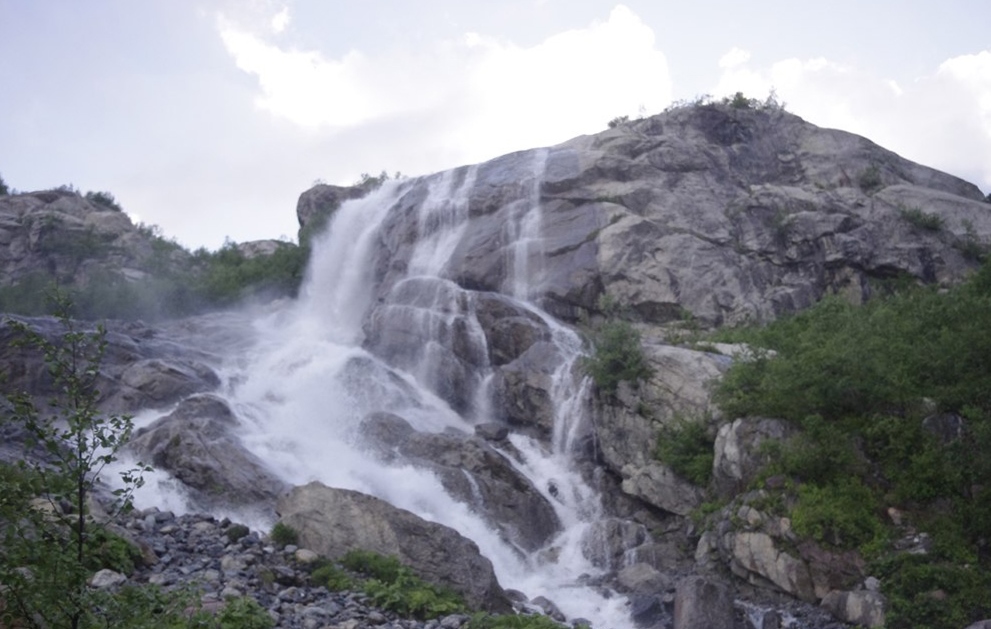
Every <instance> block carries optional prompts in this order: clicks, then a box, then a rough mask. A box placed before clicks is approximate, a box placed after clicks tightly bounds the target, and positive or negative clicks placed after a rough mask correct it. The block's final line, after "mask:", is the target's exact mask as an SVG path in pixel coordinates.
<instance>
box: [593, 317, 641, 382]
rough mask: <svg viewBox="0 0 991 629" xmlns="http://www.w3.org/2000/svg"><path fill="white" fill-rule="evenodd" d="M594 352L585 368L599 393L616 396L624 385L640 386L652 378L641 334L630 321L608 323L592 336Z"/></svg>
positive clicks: (596, 330)
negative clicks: (620, 384)
mask: <svg viewBox="0 0 991 629" xmlns="http://www.w3.org/2000/svg"><path fill="white" fill-rule="evenodd" d="M592 347H593V352H592V354H591V355H590V356H588V357H586V359H585V360H584V362H583V366H584V368H585V370H586V372H587V373H588V375H589V376H591V377H592V380H593V381H594V382H595V386H596V387H598V388H599V391H601V392H602V393H604V394H605V395H607V396H612V395H614V394H615V393H616V388H617V387H618V386H619V383H620V382H622V381H624V380H625V381H627V382H632V383H636V382H637V381H638V380H643V379H646V378H649V377H650V374H651V369H650V365H648V364H647V359H646V358H645V357H644V355H643V348H642V347H641V345H640V333H639V332H638V331H637V329H636V328H634V327H633V325H632V324H630V323H628V322H626V321H619V320H612V321H608V322H606V323H604V324H602V325H601V326H599V327H598V328H597V329H595V330H594V331H593V332H592Z"/></svg>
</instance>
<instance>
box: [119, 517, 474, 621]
mask: <svg viewBox="0 0 991 629" xmlns="http://www.w3.org/2000/svg"><path fill="white" fill-rule="evenodd" d="M123 518H125V520H126V521H123V522H120V524H121V525H122V526H123V528H124V529H125V530H127V531H128V534H129V535H131V536H132V537H133V538H134V540H135V541H136V542H137V543H138V544H139V545H140V546H143V547H147V548H149V549H152V550H153V551H154V555H155V556H157V558H158V561H157V562H156V563H155V564H154V565H142V566H139V567H138V568H137V569H136V570H135V572H134V574H132V575H131V576H129V577H126V579H127V581H126V583H128V584H137V585H140V584H153V585H157V586H159V587H162V588H165V589H170V588H182V587H186V586H189V585H191V584H192V585H195V586H196V587H199V589H200V591H201V592H202V595H201V598H202V600H203V601H204V604H208V605H210V606H216V605H219V604H222V603H220V601H222V600H223V599H225V598H230V597H238V596H251V597H253V598H254V599H255V600H256V601H258V603H259V604H260V605H261V606H262V607H264V608H265V609H266V610H267V611H268V613H269V615H270V616H272V618H273V619H275V620H276V623H277V626H278V627H284V628H286V629H324V627H343V628H347V627H352V628H359V627H378V628H390V627H396V628H402V629H426V628H427V627H434V628H437V627H439V626H440V625H439V621H437V620H434V621H419V620H415V619H409V618H402V617H400V616H398V615H396V614H395V613H393V612H389V611H386V610H383V609H377V608H375V607H374V606H372V605H369V604H368V599H367V597H365V596H364V595H363V594H361V593H357V592H330V591H329V590H327V588H325V587H323V586H319V587H316V586H313V585H311V584H310V581H309V569H310V564H312V563H313V562H314V561H316V560H317V559H318V558H319V557H318V555H317V554H316V553H314V552H312V551H310V550H308V549H305V548H298V547H296V546H287V547H285V548H281V547H276V546H275V545H273V544H272V543H271V541H270V540H268V539H267V537H265V536H263V535H259V534H258V533H257V532H251V533H249V534H248V535H246V536H244V537H242V538H241V539H240V540H238V541H236V542H231V541H230V540H229V539H227V535H226V529H227V527H229V526H231V524H232V523H231V522H230V521H229V520H223V521H219V520H217V519H216V518H213V517H212V516H207V515H182V516H176V515H174V514H173V513H172V512H170V511H159V510H157V509H148V510H145V511H138V512H135V513H132V514H131V515H130V516H123ZM124 578H125V577H124V576H123V575H119V576H117V577H116V581H122V580H123V579H124ZM116 585H118V583H116V582H115V583H114V585H113V586H116ZM113 586H105V587H113ZM467 621H468V616H458V615H455V616H448V617H446V618H444V622H443V627H444V629H460V627H462V626H463V625H464V624H465V623H467Z"/></svg>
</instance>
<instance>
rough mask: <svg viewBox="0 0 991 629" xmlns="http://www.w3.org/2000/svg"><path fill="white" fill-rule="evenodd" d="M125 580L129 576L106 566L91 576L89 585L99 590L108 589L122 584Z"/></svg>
mask: <svg viewBox="0 0 991 629" xmlns="http://www.w3.org/2000/svg"><path fill="white" fill-rule="evenodd" d="M125 581H127V577H126V576H124V575H123V574H121V573H119V572H114V571H113V570H108V569H106V568H104V569H103V570H98V571H97V572H96V573H95V574H94V575H93V576H92V577H90V579H89V585H90V587H93V588H96V589H98V590H106V589H109V588H112V587H116V586H118V585H121V584H122V583H124V582H125Z"/></svg>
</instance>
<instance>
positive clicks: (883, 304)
mask: <svg viewBox="0 0 991 629" xmlns="http://www.w3.org/2000/svg"><path fill="white" fill-rule="evenodd" d="M717 336H718V337H719V338H720V339H721V340H728V341H743V342H747V343H749V344H750V345H751V346H752V347H755V348H758V349H755V351H754V352H753V355H752V356H751V357H750V359H749V360H740V361H737V362H736V363H735V364H734V366H733V367H732V368H731V369H730V371H729V372H728V373H727V374H726V377H725V378H724V379H723V381H722V383H721V384H720V386H719V389H718V391H717V399H718V401H719V402H720V404H721V406H722V408H723V411H724V413H725V415H726V416H727V417H739V416H767V417H779V418H783V419H786V420H789V421H791V422H794V423H795V424H796V425H797V426H799V427H800V428H801V431H800V433H799V434H798V436H796V437H794V438H792V439H791V440H790V441H789V442H787V443H785V444H773V445H771V446H770V447H769V448H768V450H767V451H768V453H769V454H770V457H771V463H770V465H769V466H768V467H767V469H765V471H764V475H763V478H767V477H768V476H772V475H783V476H785V477H786V478H788V479H791V481H792V482H789V483H785V484H784V486H783V489H781V490H780V491H783V492H786V493H788V494H789V495H790V498H789V500H788V501H787V504H789V505H790V506H791V509H790V513H789V515H790V516H791V518H792V521H793V525H794V529H795V531H796V532H797V533H799V534H800V535H803V536H806V537H809V538H812V539H815V540H816V541H818V542H819V543H821V544H824V545H825V546H827V547H834V548H841V549H843V548H856V549H859V550H860V551H861V552H862V553H863V554H864V556H865V557H866V558H867V559H868V560H869V561H871V562H872V563H871V566H872V568H871V570H873V572H876V573H877V576H879V577H881V578H882V588H883V592H884V594H885V595H886V596H887V597H888V599H889V602H890V614H889V622H888V625H887V626H888V627H891V628H903V627H904V628H907V627H923V626H925V627H959V626H963V625H966V624H968V623H969V622H972V621H974V620H978V619H980V618H982V617H986V616H988V615H989V614H991V599H988V598H987V596H986V592H987V591H989V589H991V545H989V542H991V525H989V523H991V463H989V459H988V457H987V452H988V451H989V449H991V378H989V374H991V264H985V265H984V266H983V267H982V268H981V269H980V270H979V271H978V272H977V273H976V274H975V275H973V276H972V277H971V278H970V280H969V281H967V282H966V283H964V284H963V285H961V286H958V287H955V288H953V289H949V290H942V291H941V290H936V289H935V288H922V287H908V288H902V289H900V290H895V291H894V292H893V293H892V294H890V295H887V296H881V297H877V298H875V299H874V300H872V301H871V302H869V303H867V304H865V305H863V306H854V305H851V304H848V303H845V302H843V301H841V300H840V299H837V298H827V299H825V300H823V301H822V302H821V303H820V304H819V305H817V306H816V307H814V308H812V309H810V310H807V311H805V312H802V313H800V314H797V315H794V316H791V317H788V318H785V319H782V320H780V321H777V322H775V323H773V324H771V325H769V326H767V327H764V328H760V329H745V330H727V331H723V332H721V333H719V334H718V335H717ZM890 508H894V509H897V510H898V512H899V513H900V514H902V515H901V516H900V517H899V520H901V522H900V524H899V523H896V522H893V521H890V520H889V519H888V518H887V516H886V512H887V511H888V509H890ZM906 527H910V528H906ZM913 531H916V532H925V533H926V534H928V535H929V536H931V539H932V544H933V548H932V550H930V551H927V552H925V553H920V554H917V555H908V554H906V553H905V552H903V551H897V550H896V549H895V545H894V542H895V540H897V539H900V538H901V537H902V536H904V535H909V534H911V532H913ZM907 572H909V573H911V574H912V575H913V576H912V578H909V577H907V576H905V574H906V573H907ZM980 592H984V594H983V595H982V594H979V593H980Z"/></svg>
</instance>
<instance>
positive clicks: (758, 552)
mask: <svg viewBox="0 0 991 629" xmlns="http://www.w3.org/2000/svg"><path fill="white" fill-rule="evenodd" d="M720 546H721V547H722V548H723V549H726V550H727V551H729V553H730V559H729V566H730V570H731V571H732V572H733V574H735V575H736V576H738V577H740V578H742V579H744V580H746V581H748V582H750V583H752V584H754V585H757V586H759V587H768V586H770V587H775V588H777V589H779V590H781V591H782V592H785V593H787V594H791V595H792V596H795V597H798V598H800V599H802V600H804V601H808V602H814V601H816V600H817V597H816V592H815V587H814V585H813V582H812V575H811V574H810V573H809V567H808V565H806V563H805V562H804V561H802V560H801V559H799V558H797V557H795V556H793V555H792V554H790V553H788V552H785V551H783V550H781V549H779V548H778V547H777V545H776V544H775V543H774V539H773V538H772V537H771V536H770V535H768V534H766V533H762V532H755V531H732V532H729V533H726V534H725V535H723V536H722V539H721V540H720Z"/></svg>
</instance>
